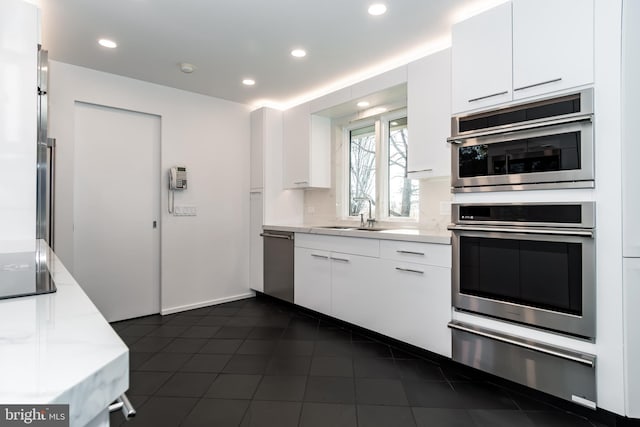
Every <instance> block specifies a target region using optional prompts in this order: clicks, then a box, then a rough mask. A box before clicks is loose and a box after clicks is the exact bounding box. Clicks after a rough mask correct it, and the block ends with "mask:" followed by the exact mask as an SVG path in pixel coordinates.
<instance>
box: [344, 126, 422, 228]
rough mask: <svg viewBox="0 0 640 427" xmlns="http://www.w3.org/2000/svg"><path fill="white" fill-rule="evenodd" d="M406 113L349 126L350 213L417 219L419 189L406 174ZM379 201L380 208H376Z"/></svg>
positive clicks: (379, 217) (353, 214) (381, 217)
mask: <svg viewBox="0 0 640 427" xmlns="http://www.w3.org/2000/svg"><path fill="white" fill-rule="evenodd" d="M408 135H409V134H408V126H407V118H406V116H401V115H395V117H394V116H391V117H390V116H386V117H385V116H381V117H379V118H378V120H376V121H375V123H373V124H372V123H371V120H369V122H367V123H362V125H358V124H355V125H352V126H350V127H349V131H348V138H349V145H348V146H349V153H348V157H349V191H348V195H349V203H348V204H347V205H346V206H349V212H348V215H349V216H358V215H359V214H360V213H365V215H367V214H368V208H369V202H368V201H367V200H369V201H370V202H371V204H372V216H374V217H377V218H378V219H393V218H409V219H417V216H418V204H419V194H418V193H419V188H418V183H417V181H415V180H411V179H409V178H408V177H407V158H408V155H409V152H408V141H409V139H408V138H409V136H408ZM378 204H380V206H382V209H377V206H378Z"/></svg>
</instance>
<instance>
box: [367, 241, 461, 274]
mask: <svg viewBox="0 0 640 427" xmlns="http://www.w3.org/2000/svg"><path fill="white" fill-rule="evenodd" d="M380 257H381V258H386V259H390V260H394V261H401V262H413V263H418V264H427V265H435V266H438V267H448V268H450V267H451V246H449V245H437V244H432V243H419V242H403V241H399V240H382V241H380Z"/></svg>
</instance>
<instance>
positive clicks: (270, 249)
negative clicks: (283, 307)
mask: <svg viewBox="0 0 640 427" xmlns="http://www.w3.org/2000/svg"><path fill="white" fill-rule="evenodd" d="M260 235H261V236H262V237H263V239H264V240H263V241H264V267H263V268H264V293H265V294H267V295H270V296H272V297H276V298H279V299H282V300H285V301H288V302H291V303H292V302H293V252H294V251H293V247H294V245H293V233H290V232H287V231H276V230H264V231H263V233H262V234H260Z"/></svg>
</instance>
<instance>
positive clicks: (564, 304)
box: [449, 202, 596, 340]
mask: <svg viewBox="0 0 640 427" xmlns="http://www.w3.org/2000/svg"><path fill="white" fill-rule="evenodd" d="M452 216H453V224H452V225H451V226H450V227H449V228H450V230H452V232H453V289H452V293H453V295H452V297H453V305H454V307H455V308H456V309H458V310H464V311H469V312H473V313H478V314H482V315H486V316H490V317H494V318H498V319H504V320H509V321H513V322H518V323H521V324H525V325H529V326H534V327H538V328H542V329H546V330H550V331H554V332H560V333H563V334H568V335H572V336H576V337H580V338H585V339H590V340H594V338H595V329H596V319H595V316H596V307H595V304H596V303H595V290H596V288H595V280H596V274H595V273H596V272H595V241H594V240H595V238H594V233H595V204H594V203H593V202H581V203H520V204H518V203H510V204H454V205H453V211H452Z"/></svg>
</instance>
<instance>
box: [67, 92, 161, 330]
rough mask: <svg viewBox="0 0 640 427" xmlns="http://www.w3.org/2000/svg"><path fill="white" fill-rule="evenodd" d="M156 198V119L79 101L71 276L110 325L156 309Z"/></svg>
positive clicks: (157, 267)
mask: <svg viewBox="0 0 640 427" xmlns="http://www.w3.org/2000/svg"><path fill="white" fill-rule="evenodd" d="M159 193H160V117H158V116H153V115H149V114H143V113H137V112H132V111H126V110H120V109H115V108H110V107H103V106H97V105H91V104H84V103H79V102H77V103H76V104H75V159H74V276H75V278H76V280H77V281H78V282H79V283H80V285H81V286H82V288H83V289H84V290H85V292H86V293H87V294H88V295H89V297H90V298H91V300H92V301H93V302H94V304H95V305H96V306H97V307H98V309H99V310H100V311H101V312H102V314H103V316H105V317H106V319H107V320H108V321H115V320H122V319H128V318H132V317H139V316H144V315H148V314H153V313H158V312H159V311H160V236H159V233H160V231H159V230H160V229H159V209H160V194H159ZM154 221H156V224H157V227H154Z"/></svg>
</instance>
